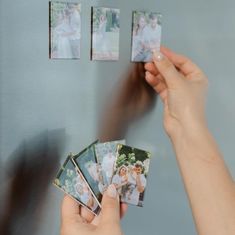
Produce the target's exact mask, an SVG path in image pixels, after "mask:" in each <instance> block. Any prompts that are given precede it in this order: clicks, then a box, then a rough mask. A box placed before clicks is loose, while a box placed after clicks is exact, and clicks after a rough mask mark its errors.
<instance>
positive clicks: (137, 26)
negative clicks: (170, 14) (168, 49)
mask: <svg viewBox="0 0 235 235" xmlns="http://www.w3.org/2000/svg"><path fill="white" fill-rule="evenodd" d="M161 19H162V15H161V14H160V13H154V12H144V11H134V12H133V22H132V26H133V28H132V55H131V61H132V62H149V61H151V60H152V51H153V50H157V51H159V50H160V45H161V28H162V26H161Z"/></svg>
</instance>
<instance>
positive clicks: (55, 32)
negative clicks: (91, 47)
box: [50, 2, 81, 59]
mask: <svg viewBox="0 0 235 235" xmlns="http://www.w3.org/2000/svg"><path fill="white" fill-rule="evenodd" d="M80 9H81V6H80V4H77V3H62V2H51V3H50V58H51V59H79V58H80V38H81V17H80Z"/></svg>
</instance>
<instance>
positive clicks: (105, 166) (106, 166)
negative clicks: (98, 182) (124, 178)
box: [101, 150, 115, 185]
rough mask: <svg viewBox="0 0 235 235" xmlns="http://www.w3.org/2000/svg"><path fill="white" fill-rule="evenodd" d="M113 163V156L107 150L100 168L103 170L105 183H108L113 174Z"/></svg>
mask: <svg viewBox="0 0 235 235" xmlns="http://www.w3.org/2000/svg"><path fill="white" fill-rule="evenodd" d="M114 163H115V156H114V155H113V152H112V151H111V150H109V152H108V153H107V154H105V156H104V157H103V160H102V163H101V168H102V170H103V171H104V172H105V176H106V177H105V184H106V185H109V184H110V182H111V179H112V175H113V167H114Z"/></svg>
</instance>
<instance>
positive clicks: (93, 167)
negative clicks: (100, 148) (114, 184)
mask: <svg viewBox="0 0 235 235" xmlns="http://www.w3.org/2000/svg"><path fill="white" fill-rule="evenodd" d="M96 143H97V142H95V143H92V144H91V145H90V146H88V147H87V148H86V149H84V150H83V151H82V152H80V153H79V154H77V155H74V156H73V157H72V161H73V162H74V164H75V165H76V167H77V169H78V171H79V172H80V173H81V174H82V175H83V177H84V179H85V180H86V182H87V183H88V185H89V188H90V189H91V191H92V193H93V195H94V196H95V197H96V199H97V202H98V203H99V205H100V202H101V200H102V194H103V192H104V185H103V184H102V180H101V174H100V167H99V164H98V163H97V160H96V155H95V144H96Z"/></svg>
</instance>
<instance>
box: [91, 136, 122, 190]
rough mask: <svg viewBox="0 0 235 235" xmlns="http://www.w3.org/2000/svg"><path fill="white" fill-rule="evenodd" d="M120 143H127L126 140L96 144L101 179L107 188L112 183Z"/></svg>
mask: <svg viewBox="0 0 235 235" xmlns="http://www.w3.org/2000/svg"><path fill="white" fill-rule="evenodd" d="M118 144H125V140H119V141H111V142H106V143H99V144H96V145H95V153H96V158H97V162H98V163H99V165H100V168H101V176H102V178H101V180H102V183H103V184H104V186H105V188H107V187H108V186H109V184H110V183H111V179H112V175H113V170H114V163H115V161H116V150H117V145H118Z"/></svg>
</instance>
